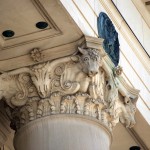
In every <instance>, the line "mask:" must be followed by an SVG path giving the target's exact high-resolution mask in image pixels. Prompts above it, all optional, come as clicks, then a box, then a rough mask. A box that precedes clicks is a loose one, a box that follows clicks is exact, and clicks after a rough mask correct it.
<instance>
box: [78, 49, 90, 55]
mask: <svg viewBox="0 0 150 150" xmlns="http://www.w3.org/2000/svg"><path fill="white" fill-rule="evenodd" d="M78 50H79V52H80V53H81V54H83V55H87V54H88V52H87V51H86V50H85V49H83V48H80V47H78Z"/></svg>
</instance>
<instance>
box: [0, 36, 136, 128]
mask: <svg viewBox="0 0 150 150" xmlns="http://www.w3.org/2000/svg"><path fill="white" fill-rule="evenodd" d="M83 47H84V48H83ZM41 55H42V54H41ZM121 72H122V68H121V67H117V68H115V67H114V65H113V64H112V62H111V60H110V59H109V57H108V56H107V55H106V53H105V52H104V50H103V48H102V39H97V38H91V37H85V42H84V43H82V45H80V47H79V48H78V49H77V52H76V54H74V55H71V56H67V57H63V58H59V59H56V60H53V61H47V62H45V63H40V64H38V65H34V66H30V67H25V68H20V69H17V70H13V71H10V72H7V73H3V74H1V75H0V83H1V85H0V99H2V98H4V99H5V102H6V103H7V105H8V108H9V109H7V113H8V115H9V117H10V120H11V126H12V127H13V128H14V129H16V130H17V129H19V128H20V127H22V126H24V125H25V124H27V123H28V122H30V121H33V120H36V119H38V118H41V117H44V116H50V115H57V114H78V115H83V116H90V117H92V118H95V119H97V120H98V121H100V122H101V123H103V124H104V126H106V127H108V128H109V129H110V130H112V129H113V127H114V126H115V125H116V123H118V122H119V121H121V122H122V123H124V124H125V125H126V126H127V127H132V126H133V125H134V124H135V120H134V114H135V110H136V107H135V104H136V101H137V99H138V93H139V91H138V90H136V89H133V88H132V87H130V86H129V85H128V84H127V83H126V82H125V80H124V79H123V78H122V76H121Z"/></svg>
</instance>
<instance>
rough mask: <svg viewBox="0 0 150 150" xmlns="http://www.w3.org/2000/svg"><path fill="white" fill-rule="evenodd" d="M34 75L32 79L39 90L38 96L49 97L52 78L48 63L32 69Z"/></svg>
mask: <svg viewBox="0 0 150 150" xmlns="http://www.w3.org/2000/svg"><path fill="white" fill-rule="evenodd" d="M32 71H33V74H32V75H31V79H32V81H33V83H34V85H35V86H36V88H37V91H38V94H39V96H40V97H41V98H45V97H48V95H49V92H50V77H49V72H48V63H47V64H44V66H43V64H42V65H38V66H37V68H33V69H32Z"/></svg>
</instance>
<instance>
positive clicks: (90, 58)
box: [78, 48, 102, 77]
mask: <svg viewBox="0 0 150 150" xmlns="http://www.w3.org/2000/svg"><path fill="white" fill-rule="evenodd" d="M78 49H79V52H80V53H81V54H82V56H81V59H80V62H81V65H82V67H83V72H84V73H86V74H87V75H88V76H89V77H93V76H95V75H96V74H97V73H98V72H99V67H100V66H102V60H101V56H100V52H99V51H98V50H96V49H82V48H78Z"/></svg>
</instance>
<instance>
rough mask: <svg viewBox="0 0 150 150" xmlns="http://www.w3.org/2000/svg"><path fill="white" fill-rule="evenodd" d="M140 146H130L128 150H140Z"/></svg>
mask: <svg viewBox="0 0 150 150" xmlns="http://www.w3.org/2000/svg"><path fill="white" fill-rule="evenodd" d="M140 149H141V148H140V147H139V146H132V147H130V150H140Z"/></svg>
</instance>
